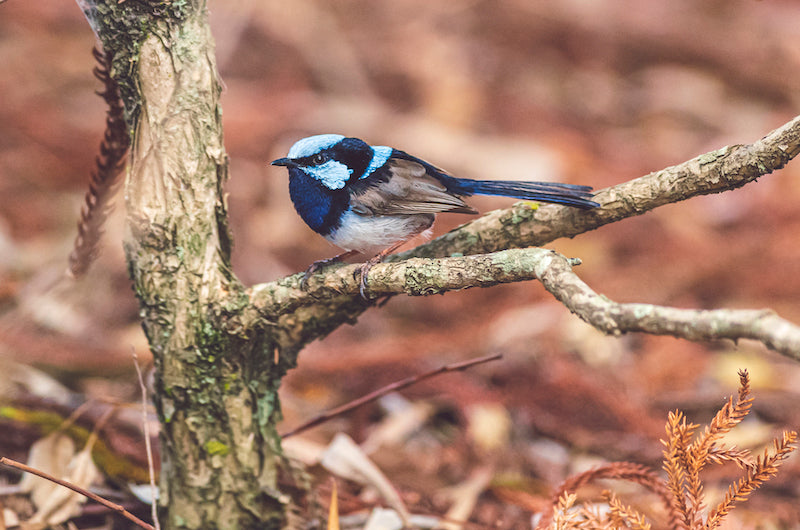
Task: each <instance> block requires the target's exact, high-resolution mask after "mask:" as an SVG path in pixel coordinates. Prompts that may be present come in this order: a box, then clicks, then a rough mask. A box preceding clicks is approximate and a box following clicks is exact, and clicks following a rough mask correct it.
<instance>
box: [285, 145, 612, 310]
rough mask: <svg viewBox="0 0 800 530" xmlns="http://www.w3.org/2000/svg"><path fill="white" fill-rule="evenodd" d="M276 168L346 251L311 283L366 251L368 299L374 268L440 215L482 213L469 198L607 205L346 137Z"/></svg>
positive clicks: (551, 186) (299, 205)
mask: <svg viewBox="0 0 800 530" xmlns="http://www.w3.org/2000/svg"><path fill="white" fill-rule="evenodd" d="M272 165H273V166H286V167H287V168H288V169H289V193H290V195H291V198H292V202H293V203H294V207H295V210H297V213H298V214H300V217H302V218H303V221H305V222H306V224H307V225H308V226H309V227H311V229H312V230H314V231H315V232H317V233H318V234H320V235H321V236H323V237H324V238H325V239H327V240H328V241H330V242H331V243H333V244H334V245H336V246H338V247H340V248H342V249H344V250H345V251H346V252H344V253H343V254H340V255H338V256H335V257H333V258H330V259H327V260H322V261H317V262H315V263H313V264H312V265H311V266H310V267H309V268H308V270H307V271H306V275H305V276H304V282H305V280H307V279H308V278H309V276H310V275H311V274H313V273H314V271H316V270H318V269H319V268H320V267H321V266H323V265H325V264H327V263H331V262H334V261H338V260H340V259H342V258H345V257H347V256H351V255H353V254H356V253H359V252H361V253H363V254H366V255H374V257H372V258H371V259H369V260H368V261H367V262H366V263H364V264H363V265H362V267H361V294H362V296H364V297H365V298H366V282H367V273H368V271H369V269H370V268H371V267H372V266H373V265H374V264H376V263H378V262H380V261H381V260H382V259H383V258H384V257H385V256H386V255H387V254H390V253H392V252H393V251H394V250H396V249H397V248H398V247H399V246H400V245H402V244H403V243H404V242H406V241H408V240H409V239H411V238H413V237H414V236H416V235H418V234H421V233H423V232H425V231H426V230H428V229H429V228H430V227H431V226H432V225H433V221H434V218H435V215H436V214H437V213H440V212H454V213H467V214H476V213H478V211H477V210H475V209H474V208H472V207H471V206H469V205H468V204H467V203H465V202H464V201H463V200H462V197H468V196H470V195H498V196H502V197H513V198H516V199H528V200H534V201H544V202H552V203H558V204H564V205H567V206H573V207H575V208H581V209H585V210H588V209H590V208H595V207H597V206H599V205H598V204H597V203H596V202H594V201H592V200H591V199H590V197H591V196H592V195H591V189H592V188H591V187H589V186H579V185H574V184H558V183H552V182H521V181H511V180H470V179H462V178H456V177H453V176H452V175H448V174H447V173H445V172H444V171H442V170H441V169H439V168H437V167H435V166H434V165H432V164H429V163H428V162H426V161H424V160H422V159H419V158H417V157H415V156H412V155H409V154H408V153H405V152H403V151H400V150H397V149H393V148H391V147H386V146H382V145H380V146H371V145H369V144H367V143H366V142H364V141H363V140H359V139H358V138H346V137H344V136H342V135H340V134H320V135H317V136H310V137H308V138H303V139H302V140H299V141H298V142H297V143H295V144H294V145H293V146H292V147H291V149H289V155H288V156H287V157H286V158H279V159H277V160H273V161H272Z"/></svg>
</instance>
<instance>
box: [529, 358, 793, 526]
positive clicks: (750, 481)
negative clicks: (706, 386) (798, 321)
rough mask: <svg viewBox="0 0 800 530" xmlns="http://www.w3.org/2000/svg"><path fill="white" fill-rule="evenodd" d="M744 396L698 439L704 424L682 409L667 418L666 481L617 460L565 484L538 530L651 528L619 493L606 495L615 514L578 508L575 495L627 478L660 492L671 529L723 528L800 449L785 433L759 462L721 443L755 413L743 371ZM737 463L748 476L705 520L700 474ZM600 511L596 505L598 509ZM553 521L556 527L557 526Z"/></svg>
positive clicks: (733, 401) (729, 404) (740, 394)
mask: <svg viewBox="0 0 800 530" xmlns="http://www.w3.org/2000/svg"><path fill="white" fill-rule="evenodd" d="M739 382H740V387H739V392H738V395H737V396H736V397H735V398H734V396H731V397H730V399H728V401H727V402H726V403H725V405H724V406H723V407H722V408H721V409H720V411H719V412H718V413H717V414H716V415H715V416H714V418H713V419H712V420H711V422H709V424H708V426H707V427H706V428H705V429H703V432H702V433H700V434H699V435H698V436H697V439H696V440H694V441H693V440H692V439H693V437H694V436H695V433H696V431H697V429H698V427H699V426H698V425H696V424H693V423H689V422H688V421H687V419H686V416H684V415H683V413H682V412H680V411H675V412H670V413H669V415H668V418H667V424H666V433H667V439H666V440H662V441H661V442H662V443H663V444H664V463H663V469H664V471H665V472H666V474H667V478H666V480H664V479H662V478H660V477H658V476H657V475H656V474H655V473H654V472H653V471H652V470H650V469H648V468H646V467H645V466H640V465H638V464H632V463H628V462H617V463H613V464H608V465H606V466H602V467H598V468H595V469H591V470H589V471H586V472H584V473H580V474H578V475H575V476H573V477H570V478H568V479H567V480H565V481H564V482H563V483H562V485H561V486H560V487H559V488H558V490H557V492H556V495H555V496H554V498H553V502H552V504H553V510H552V513H549V514H548V513H546V514H545V515H544V516H543V517H542V520H541V521H540V522H539V525H538V526H537V528H558V529H565V530H566V529H596V528H635V529H645V528H647V529H649V528H650V524H649V523H648V522H647V520H646V518H645V517H644V515H642V514H641V513H639V512H638V511H636V510H634V509H633V508H631V507H628V506H626V505H624V504H623V503H622V502H621V501H620V500H619V499H618V498H617V497H616V496H615V495H614V494H613V493H606V494H605V497H606V501H607V502H608V506H609V510H608V512H607V513H603V514H602V515H601V514H600V512H599V511H597V510H592V505H591V504H584V505H583V506H581V507H579V508H576V507H574V505H575V502H576V496H575V491H576V490H577V489H578V488H580V487H582V486H584V485H586V484H589V483H591V482H594V481H596V480H598V479H610V478H612V479H624V480H630V481H633V482H637V483H639V484H642V485H643V486H645V487H647V488H648V489H650V490H651V491H653V492H655V493H657V494H658V495H659V496H660V497H661V499H662V501H663V502H664V504H665V506H666V507H667V511H668V515H669V528H672V529H674V530H700V529H709V530H710V529H714V528H717V527H718V526H719V525H720V523H721V522H722V519H723V518H724V517H725V516H726V515H727V514H728V513H729V512H730V511H731V510H732V509H733V508H734V505H735V504H736V503H737V502H739V503H740V502H744V501H746V500H747V499H748V497H749V495H750V494H751V493H753V491H755V490H756V489H757V488H758V487H759V486H761V485H762V484H763V483H764V482H766V481H767V480H769V479H770V478H772V477H773V476H775V475H776V474H777V472H778V467H779V466H780V464H781V462H782V461H783V460H785V459H786V458H787V457H788V456H789V454H790V453H791V452H792V451H794V449H795V447H794V446H795V442H796V441H797V433H795V432H793V431H790V432H785V433H784V434H783V437H782V438H780V439H776V440H775V441H774V450H773V452H772V453H773V454H770V452H769V450H765V451H764V453H763V454H762V455H761V456H759V457H758V458H756V459H755V461H753V459H752V458H751V456H750V452H749V451H746V450H743V449H738V448H736V447H732V446H731V447H725V446H724V445H723V444H722V443H721V442H720V439H721V438H722V436H723V435H724V434H725V433H727V432H728V431H730V430H731V429H732V428H734V427H735V426H736V425H738V424H739V423H741V421H742V420H743V419H744V418H745V417H746V416H747V414H749V412H750V410H751V408H752V406H753V398H752V397H751V395H750V377H749V375H748V373H747V371H746V370H742V371H740V372H739ZM726 462H732V463H735V464H736V465H737V466H739V467H740V468H741V469H744V470H746V473H745V476H744V477H742V478H741V479H739V480H738V481H736V482H735V483H734V484H732V485H731V486H730V487H729V488H728V491H727V493H726V495H725V498H724V499H723V500H722V502H720V503H719V505H718V506H717V507H716V508H714V510H712V511H711V513H710V514H709V515H708V519H707V520H706V522H703V518H702V512H703V510H704V507H705V504H704V488H703V483H702V481H701V480H700V471H701V470H702V469H703V468H704V467H705V466H706V465H708V464H721V463H726ZM595 508H596V506H595ZM551 521H552V523H551Z"/></svg>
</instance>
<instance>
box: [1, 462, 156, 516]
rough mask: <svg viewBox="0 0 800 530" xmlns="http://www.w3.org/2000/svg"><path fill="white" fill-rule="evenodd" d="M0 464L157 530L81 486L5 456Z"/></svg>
mask: <svg viewBox="0 0 800 530" xmlns="http://www.w3.org/2000/svg"><path fill="white" fill-rule="evenodd" d="M0 464H2V465H4V466H8V467H13V468H16V469H19V470H20V471H24V472H26V473H32V474H34V475H36V476H38V477H42V478H43V479H45V480H49V481H50V482H54V483H56V484H58V485H59V486H64V487H65V488H69V489H71V490H72V491H74V492H76V493H80V494H81V495H83V496H84V497H87V498H89V499H92V500H93V501H95V502H97V503H100V504H102V505H103V506H105V507H106V508H108V509H110V510H113V511H115V512H117V513H118V514H120V515H122V516H123V517H125V518H126V519H128V520H129V521H131V522H132V523H134V524H136V525H137V526H139V527H141V528H146V529H147V530H155V528H154V527H153V526H152V525H149V524H147V523H145V522H144V521H142V520H141V519H139V518H138V517H136V516H135V515H133V514H132V513H131V512H129V511H128V510H126V509H125V508H123V507H122V506H120V505H119V504H117V503H114V502H111V501H109V500H106V499H104V498H103V497H100V496H99V495H96V494H94V493H92V492H91V491H88V490H85V489H83V488H81V487H80V486H76V485H75V484H72V483H71V482H67V481H66V480H61V479H58V478H56V477H54V476H52V475H49V474H47V473H45V472H44V471H39V470H38V469H35V468H32V467H30V466H26V465H25V464H23V463H21V462H17V461H16V460H11V459H10V458H7V457H5V456H3V457H0Z"/></svg>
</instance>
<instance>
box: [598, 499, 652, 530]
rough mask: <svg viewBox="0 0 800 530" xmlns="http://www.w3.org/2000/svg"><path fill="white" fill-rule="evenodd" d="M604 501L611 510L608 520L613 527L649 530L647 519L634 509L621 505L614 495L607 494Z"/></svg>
mask: <svg viewBox="0 0 800 530" xmlns="http://www.w3.org/2000/svg"><path fill="white" fill-rule="evenodd" d="M606 499H607V500H608V506H609V508H610V510H611V513H610V516H611V517H610V518H611V520H612V522H614V524H615V525H617V526H622V525H625V526H627V527H628V528H632V529H633V530H650V523H648V522H647V518H646V517H645V516H644V515H642V514H641V513H639V512H638V511H637V510H635V509H634V508H632V507H630V506H626V505H624V504H622V502H621V501H620V500H619V498H617V496H616V495H614V494H613V493H609V494H608V495H607V496H606Z"/></svg>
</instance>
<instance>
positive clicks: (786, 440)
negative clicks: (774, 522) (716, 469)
mask: <svg viewBox="0 0 800 530" xmlns="http://www.w3.org/2000/svg"><path fill="white" fill-rule="evenodd" d="M796 441H797V433H796V432H794V431H791V432H785V433H783V439H781V440H775V441H774V445H775V453H774V454H773V455H770V454H769V450H768V449H765V450H764V454H763V455H761V456H760V457H759V458H757V459H756V462H755V464H754V465H753V466H752V467H750V468H749V469H748V470H747V474H745V476H744V477H742V478H740V479H739V480H737V481H736V483H734V484H731V485H730V486H729V487H728V492H727V493H726V494H725V498H724V499H723V500H722V502H721V503H719V505H718V506H717V507H716V508H715V509H714V510H713V511H712V512H711V513H710V514H709V516H708V522H707V523H706V528H708V529H712V528H717V527H718V526H719V524H720V523H721V522H722V518H723V517H725V515H727V514H728V512H729V511H730V510H731V509H732V508H733V505H734V503H736V502H744V501H746V500H747V497H748V496H749V495H750V494H751V493H753V492H754V491H755V490H756V489H758V487H759V486H761V485H762V484H763V483H764V482H766V481H767V480H769V479H771V478H772V477H774V476H775V475H776V474H777V473H778V466H780V464H781V461H783V460H785V459H786V458H787V457H788V456H789V454H791V452H792V451H794V449H795V447H794V444H795V442H796Z"/></svg>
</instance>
